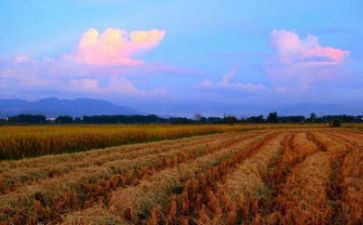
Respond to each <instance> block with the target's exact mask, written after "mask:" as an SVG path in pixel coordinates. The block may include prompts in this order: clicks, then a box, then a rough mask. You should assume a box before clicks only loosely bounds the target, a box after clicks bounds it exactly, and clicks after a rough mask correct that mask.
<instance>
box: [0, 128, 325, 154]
mask: <svg viewBox="0 0 363 225" xmlns="http://www.w3.org/2000/svg"><path fill="white" fill-rule="evenodd" d="M291 126H296V125H279V124H276V125H268V124H251V125H237V124H236V125H233V126H230V125H160V124H157V125H155V124H151V125H36V126H0V160H4V159H20V158H25V157H34V156H41V155H48V154H59V153H70V152H79V151H86V150H90V149H96V148H105V147H110V146H119V145H123V144H132V143H140V142H148V141H155V140H165V139H175V138H182V137H190V136H195V135H205V134H213V133H223V132H228V131H247V130H257V129H266V128H281V127H291ZM305 126H309V127H312V125H305ZM316 126H318V127H319V126H321V125H313V127H316Z"/></svg>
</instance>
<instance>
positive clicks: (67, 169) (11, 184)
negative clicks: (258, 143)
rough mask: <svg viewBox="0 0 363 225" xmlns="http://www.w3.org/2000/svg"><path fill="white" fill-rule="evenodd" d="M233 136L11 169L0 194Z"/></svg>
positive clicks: (0, 180)
mask: <svg viewBox="0 0 363 225" xmlns="http://www.w3.org/2000/svg"><path fill="white" fill-rule="evenodd" d="M233 136H236V135H232V134H231V135H230V137H228V136H220V137H218V138H217V139H207V140H204V139H203V138H202V139H201V140H193V141H192V142H189V141H187V142H186V143H185V144H184V143H183V142H181V143H179V142H177V143H174V144H172V145H170V146H169V145H168V146H160V147H158V148H150V149H148V148H145V149H138V150H135V151H127V152H126V153H124V152H122V151H118V150H116V149H115V152H116V153H112V152H111V153H109V155H106V156H102V157H98V158H93V159H89V160H87V161H83V162H80V163H76V162H75V163H67V162H66V163H64V165H63V164H58V165H56V166H47V167H40V168H33V169H13V170H11V171H9V172H6V173H3V174H0V184H1V186H0V194H4V193H9V192H11V191H15V190H16V189H17V188H19V187H21V186H23V185H34V184H36V183H39V182H40V181H42V180H45V179H48V180H47V181H49V179H54V178H57V177H59V176H65V175H66V174H68V173H75V172H77V171H80V170H85V169H87V168H92V170H94V169H95V168H102V166H104V165H107V164H109V163H113V162H115V161H120V160H133V159H137V158H140V157H145V156H148V155H152V154H160V153H166V152H169V151H175V150H180V149H181V148H182V149H184V148H185V146H188V148H189V149H190V148H193V147H195V146H199V145H200V142H202V143H204V144H211V145H213V144H214V143H218V142H220V141H223V140H228V139H231V137H233ZM247 136H248V135H247Z"/></svg>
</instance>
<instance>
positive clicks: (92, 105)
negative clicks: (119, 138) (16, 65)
mask: <svg viewBox="0 0 363 225" xmlns="http://www.w3.org/2000/svg"><path fill="white" fill-rule="evenodd" d="M137 113H138V112H137V111H136V110H134V109H132V108H128V107H123V106H119V105H116V104H113V103H111V102H108V101H105V100H99V99H91V98H78V99H71V100H68V99H58V98H44V99H40V100H36V101H26V100H20V99H0V117H7V116H12V115H18V114H42V115H45V116H48V117H56V116H59V115H70V116H83V115H100V114H104V115H113V114H124V115H132V114H137Z"/></svg>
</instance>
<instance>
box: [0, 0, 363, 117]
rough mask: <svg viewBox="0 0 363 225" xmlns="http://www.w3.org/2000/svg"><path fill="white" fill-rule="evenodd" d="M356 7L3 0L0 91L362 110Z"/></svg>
mask: <svg viewBox="0 0 363 225" xmlns="http://www.w3.org/2000/svg"><path fill="white" fill-rule="evenodd" d="M362 12H363V1H361V0H349V1H343V0H319V1H316V0H304V1H297V0H274V1H271V0H260V1H255V0H243V1H238V0H234V1H232V0H225V1H216V0H199V1H194V0H193V1H192V0H184V1H167V0H155V1H145V0H138V1H131V0H57V1H52V0H27V1H23V0H1V1H0V27H1V32H0V98H1V99H13V98H19V99H25V100H36V99H40V98H48V97H57V98H61V99H75V98H97V99H104V100H107V101H110V102H113V103H116V104H118V105H122V106H127V107H132V108H135V109H137V110H138V111H141V112H145V113H156V114H160V115H183V116H185V115H186V116H191V115H194V114H196V113H201V114H203V115H216V116H220V115H223V114H233V115H237V116H246V115H254V114H266V113H268V112H270V111H278V112H280V113H281V114H307V113H310V112H312V111H314V112H316V113H318V114H319V113H321V114H324V113H325V114H326V113H330V112H331V113H349V114H362V113H363V108H362V105H363V104H362V103H363V98H362V97H363V89H362V87H363V73H362V72H363V45H362V40H363V29H362V28H363V22H362V21H363V17H362Z"/></svg>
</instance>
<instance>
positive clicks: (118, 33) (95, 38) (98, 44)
mask: <svg viewBox="0 0 363 225" xmlns="http://www.w3.org/2000/svg"><path fill="white" fill-rule="evenodd" d="M164 36H165V31H163V30H149V31H132V32H130V33H128V32H127V31H125V30H122V29H116V28H108V29H107V30H105V31H104V32H103V33H99V31H97V30H96V29H89V30H88V31H86V32H84V33H83V35H82V37H81V39H80V40H79V42H78V45H77V48H76V50H75V51H74V52H73V53H72V54H71V55H70V56H68V57H67V58H68V59H70V60H74V61H75V62H78V63H84V64H90V65H98V66H110V65H118V66H120V65H121V66H135V65H140V64H142V63H143V62H142V61H141V60H138V59H134V58H133V56H134V55H135V54H137V53H142V52H146V51H148V50H151V49H152V48H155V47H156V46H157V45H159V44H160V42H161V41H162V40H163V38H164Z"/></svg>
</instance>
